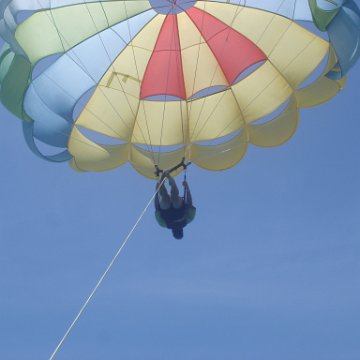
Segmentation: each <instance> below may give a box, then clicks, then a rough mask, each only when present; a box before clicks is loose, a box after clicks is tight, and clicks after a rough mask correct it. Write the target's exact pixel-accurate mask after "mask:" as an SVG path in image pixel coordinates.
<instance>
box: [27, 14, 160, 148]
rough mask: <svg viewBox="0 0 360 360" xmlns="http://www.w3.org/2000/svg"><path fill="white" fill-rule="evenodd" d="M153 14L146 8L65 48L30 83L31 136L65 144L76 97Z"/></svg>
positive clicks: (106, 68)
mask: <svg viewBox="0 0 360 360" xmlns="http://www.w3.org/2000/svg"><path fill="white" fill-rule="evenodd" d="M155 15H156V13H155V12H154V11H153V10H149V11H147V12H144V13H142V14H140V15H139V16H137V17H134V18H131V19H129V20H128V21H127V22H122V23H120V24H118V25H115V26H113V27H112V28H109V29H107V30H105V31H103V32H102V33H100V34H97V35H95V36H93V37H91V38H89V39H87V40H86V41H84V42H83V43H81V44H79V45H78V46H76V47H74V48H73V49H72V50H70V51H68V52H67V53H65V54H64V55H62V56H61V57H60V58H58V59H57V60H56V61H55V63H53V64H52V65H51V66H50V67H49V68H47V69H46V70H45V71H44V72H43V73H41V74H40V75H39V76H38V77H37V78H36V79H35V80H33V82H32V83H31V84H30V86H29V88H28V91H27V93H26V95H25V100H24V108H25V112H26V113H27V114H28V115H29V116H30V117H31V118H32V119H33V120H34V123H33V135H34V136H35V137H36V138H37V139H38V140H40V141H42V142H44V143H46V144H48V145H52V146H57V147H66V146H67V140H68V135H69V133H70V131H71V129H72V126H73V111H74V107H75V105H76V104H77V102H78V101H79V99H80V98H81V97H82V96H83V95H84V94H86V93H87V92H88V91H89V90H90V89H91V88H93V87H94V86H96V84H97V83H98V82H99V81H100V79H101V78H102V76H103V74H104V73H105V72H106V71H107V70H108V69H109V67H110V66H111V64H112V62H113V61H114V60H115V58H116V57H117V56H118V55H119V54H120V53H121V51H122V50H123V49H124V48H125V47H126V46H127V44H128V43H129V42H130V41H131V38H130V35H129V31H128V27H130V29H131V34H132V36H135V35H136V34H137V33H138V32H139V31H140V30H141V29H142V28H143V27H144V26H145V25H146V24H147V23H148V22H149V21H150V20H151V19H152V18H153V17H154V16H155Z"/></svg>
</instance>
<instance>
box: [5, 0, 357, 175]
mask: <svg viewBox="0 0 360 360" xmlns="http://www.w3.org/2000/svg"><path fill="white" fill-rule="evenodd" d="M0 34H1V36H2V37H3V39H4V40H5V42H6V44H5V45H4V46H3V49H2V51H1V54H0V82H1V90H0V97H1V102H2V103H3V104H4V105H5V106H6V107H7V108H8V109H9V110H10V111H11V112H12V113H13V114H15V115H16V116H17V117H19V118H21V119H22V120H23V125H24V126H23V129H24V135H25V139H26V141H27V143H28V144H29V146H30V148H31V149H32V150H33V151H34V152H35V153H36V154H37V155H39V156H41V157H43V158H44V159H47V160H50V161H56V162H59V161H69V162H70V163H71V165H72V167H73V168H75V169H77V170H79V171H106V170H111V169H114V168H116V167H118V166H121V165H123V164H125V163H127V162H130V163H131V164H132V166H133V167H134V168H135V169H136V170H137V171H139V172H140V173H141V174H143V175H144V176H147V177H154V165H155V164H157V165H159V167H161V168H169V167H171V166H173V165H175V164H177V163H178V162H179V161H180V160H181V159H182V158H183V157H184V156H185V157H186V159H187V160H191V161H193V162H194V163H195V164H197V165H198V166H200V167H202V168H205V169H208V170H224V169H227V168H229V167H231V166H233V165H235V164H236V163H238V162H239V161H240V160H241V159H242V157H243V156H244V154H245V153H246V149H247V147H248V145H249V144H254V145H257V146H264V147H271V146H277V145H280V144H282V143H284V142H285V141H287V140H288V139H289V138H290V137H291V136H292V135H293V133H294V132H295V130H296V127H297V124H298V120H299V109H300V108H303V107H311V106H316V105H319V104H321V103H324V102H326V101H328V100H329V99H331V98H332V97H333V96H335V95H336V93H337V92H338V91H339V90H340V89H341V88H342V87H343V86H344V84H345V78H344V76H345V74H346V73H347V72H348V70H349V69H350V68H351V67H352V66H353V65H354V64H355V62H356V61H357V60H358V57H359V54H360V49H359V47H358V43H359V38H360V11H359V9H358V7H357V6H356V5H355V3H354V2H353V1H352V0H349V1H341V0H337V1H331V2H329V1H325V0H286V1H284V0H267V1H262V0H247V1H244V0H230V1H222V0H217V1H195V0H149V1H148V0H136V1H135V0H125V1H123V0H103V1H99V0H97V1H95V0H52V1H48V0H47V1H46V0H2V1H0ZM319 69H320V70H319ZM309 79H311V81H309ZM41 143H44V144H47V145H48V146H50V147H53V148H54V149H56V152H55V154H52V155H46V154H44V153H43V147H42V146H41Z"/></svg>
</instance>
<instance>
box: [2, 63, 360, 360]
mask: <svg viewBox="0 0 360 360" xmlns="http://www.w3.org/2000/svg"><path fill="white" fill-rule="evenodd" d="M359 82H360V68H359V66H358V67H357V68H355V69H354V70H353V71H352V73H351V74H350V77H349V84H348V87H347V88H346V89H345V90H344V91H343V92H342V93H341V94H339V95H338V96H337V97H336V98H335V99H334V100H333V101H331V102H330V103H327V104H325V105H323V106H321V107H318V108H313V109H309V110H303V111H302V113H301V123H300V126H299V129H298V131H297V133H296V134H295V136H294V137H293V138H292V139H291V140H290V141H289V142H288V143H286V144H285V145H283V146H281V147H278V148H275V149H260V148H255V147H251V148H250V150H249V152H248V154H247V155H246V157H245V158H244V160H243V161H242V162H241V163H240V164H239V165H238V166H237V167H235V168H233V169H231V170H229V171H226V172H221V173H210V172H205V171H203V170H201V169H198V168H195V167H191V168H189V176H188V180H189V183H190V186H191V189H192V193H193V197H194V202H195V205H196V206H197V209H198V214H197V218H196V221H195V222H194V223H193V224H191V225H190V226H189V227H187V228H186V229H185V238H184V239H183V241H176V240H173V239H172V237H171V234H170V232H167V231H166V230H164V229H162V228H160V227H159V226H158V225H157V224H156V222H155V220H154V215H153V209H152V208H151V209H150V211H149V212H148V213H147V214H146V216H145V218H144V219H143V221H142V223H141V224H140V226H139V228H138V229H137V230H136V232H135V234H134V236H133V238H132V239H131V240H130V242H129V243H128V245H127V247H126V248H125V250H124V252H123V253H122V255H121V257H120V258H119V260H118V262H117V263H116V264H115V266H114V268H113V269H112V271H111V273H110V274H109V277H108V278H107V279H106V281H105V282H104V284H103V286H102V287H101V288H100V289H99V292H98V293H97V295H96V296H95V298H94V299H93V301H92V302H91V304H90V305H89V307H88V309H87V311H86V313H85V314H84V316H83V318H82V319H81V320H80V321H79V322H78V324H77V325H76V327H75V328H74V330H73V332H72V334H71V336H70V337H69V339H68V341H67V342H66V343H65V344H64V347H63V348H62V350H61V351H60V352H59V355H58V357H57V359H59V360H61V359H62V360H74V359H86V360H100V359H126V360H142V359H146V360H168V359H171V360H180V359H181V360H184V359H186V360H203V359H207V360H215V359H216V360H218V359H228V360H233V359H242V360H263V359H267V360H272V359H276V360H303V359H306V360H358V359H359V357H360V342H359V338H360V327H359V323H360V309H359V308H360V306H359V304H360V287H359V280H358V279H359V273H360V261H359V259H360V245H359V239H360V236H359V235H360V222H359V216H360V205H359V204H360V192H359V183H360V166H359V160H358V155H359V153H360V142H359V133H360V107H359V100H360V95H359V94H360V93H359ZM0 115H1V117H0V146H1V152H0V163H1V167H2V170H1V174H2V175H1V187H0V199H1V205H0V214H1V216H0V274H1V275H0V291H1V295H0V339H1V340H0V342H1V346H0V359H3V360H19V359H26V360H38V359H47V358H48V357H49V355H50V354H51V352H52V351H53V349H54V348H55V346H56V344H57V342H58V341H59V340H60V338H61V337H62V335H63V333H64V332H65V330H66V328H67V326H68V325H69V324H70V322H71V321H72V319H73V318H74V316H75V314H76V313H77V311H78V310H79V308H80V306H81V305H82V303H83V302H84V300H85V298H86V297H87V295H88V294H89V293H90V291H91V290H92V288H93V286H94V285H95V283H96V281H97V279H98V278H99V276H100V275H101V273H102V272H103V270H104V269H105V267H106V265H107V264H108V262H109V260H110V259H111V258H112V256H113V254H114V253H115V251H116V249H117V248H118V246H119V245H120V243H121V241H122V239H123V238H124V237H125V236H126V234H127V232H128V231H129V230H130V228H131V227H132V225H133V223H134V222H135V220H136V219H137V217H138V215H139V213H140V212H141V210H142V209H143V207H144V206H145V204H146V202H147V201H148V199H149V198H150V197H151V195H152V193H153V191H154V183H153V182H151V181H149V180H146V179H144V178H142V177H141V176H139V175H138V174H137V173H136V172H135V171H133V170H132V169H131V168H130V167H127V166H126V167H123V168H120V169H117V170H115V171H112V172H108V173H99V174H92V173H84V174H82V173H76V172H74V171H73V170H71V169H70V167H69V166H68V165H67V164H60V165H55V164H51V163H47V162H45V161H43V160H41V159H38V158H37V157H35V156H34V155H33V154H32V153H31V152H30V151H29V150H28V149H27V147H26V144H25V142H24V140H23V139H22V134H21V126H20V122H19V121H18V120H16V119H15V118H13V117H12V116H11V115H10V114H9V113H8V112H7V111H6V110H4V109H3V108H1V109H0Z"/></svg>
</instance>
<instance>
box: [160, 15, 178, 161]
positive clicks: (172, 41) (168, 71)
mask: <svg viewBox="0 0 360 360" xmlns="http://www.w3.org/2000/svg"><path fill="white" fill-rule="evenodd" d="M167 18H168V17H166V18H165V21H166V19H167ZM165 21H164V23H163V26H164V24H165ZM176 21H177V19H176ZM162 31H163V27H161V30H160V33H159V37H160V34H161V32H162ZM175 36H176V34H175V29H172V37H171V44H170V47H169V48H170V49H172V48H173V46H174V45H175ZM159 37H158V40H159ZM156 45H157V43H156V44H155V47H156ZM170 51H174V50H170ZM175 51H176V50H175ZM175 58H177V57H176V56H175ZM171 60H172V58H171V57H170V61H169V63H168V69H167V76H166V90H165V101H163V111H162V119H161V130H160V142H159V143H160V144H159V151H158V156H157V165H159V164H160V155H161V147H162V139H163V130H164V121H165V111H166V103H167V97H168V94H167V93H168V89H169V79H170V69H171ZM178 69H179V70H180V68H179V67H178ZM179 89H180V82H179ZM179 102H180V113H181V100H180V101H179Z"/></svg>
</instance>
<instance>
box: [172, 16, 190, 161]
mask: <svg viewBox="0 0 360 360" xmlns="http://www.w3.org/2000/svg"><path fill="white" fill-rule="evenodd" d="M175 31H177V34H178V39H179V57H180V64H179V58H178V57H177V56H176V65H177V68H178V69H179V70H181V74H180V72H178V77H179V85H178V89H179V93H180V89H181V82H182V84H183V85H184V91H185V109H186V123H187V128H188V127H189V117H188V111H187V91H186V84H185V76H184V67H183V60H182V46H181V36H180V29H179V17H178V16H177V15H176V29H175ZM183 105H184V104H183V101H182V99H181V100H180V101H179V106H180V119H181V131H182V138H183V139H182V141H183V144H184V145H185V146H184V157H185V158H186V152H187V146H188V145H189V144H188V141H189V139H188V138H185V127H184V116H183ZM187 133H188V131H187Z"/></svg>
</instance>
